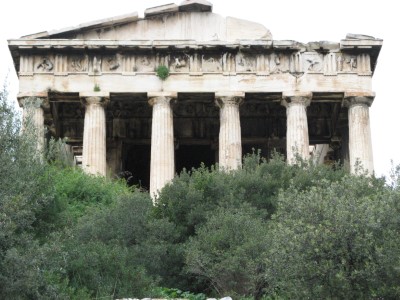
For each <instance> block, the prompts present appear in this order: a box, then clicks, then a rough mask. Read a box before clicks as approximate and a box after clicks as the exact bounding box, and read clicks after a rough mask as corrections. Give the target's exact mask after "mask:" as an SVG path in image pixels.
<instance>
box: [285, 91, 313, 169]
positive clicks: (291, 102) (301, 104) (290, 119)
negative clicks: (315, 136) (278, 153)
mask: <svg viewBox="0 0 400 300" xmlns="http://www.w3.org/2000/svg"><path fill="white" fill-rule="evenodd" d="M282 96H283V97H282V105H284V106H285V107H286V153H287V161H288V163H289V164H293V163H296V157H297V156H299V157H300V158H302V159H308V158H309V156H310V152H309V151H310V150H309V137H308V122H307V112H306V109H307V106H309V105H310V103H311V98H312V93H310V92H288V93H283V95H282Z"/></svg>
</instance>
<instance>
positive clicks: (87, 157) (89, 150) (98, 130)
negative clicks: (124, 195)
mask: <svg viewBox="0 0 400 300" xmlns="http://www.w3.org/2000/svg"><path fill="white" fill-rule="evenodd" d="M82 99H83V102H84V103H85V106H86V111H85V122H84V129H83V152H82V168H83V170H84V171H85V172H86V173H89V174H94V175H101V176H105V175H106V169H107V165H106V149H107V148H106V113H105V105H106V103H107V100H108V99H107V98H105V97H100V96H88V97H83V98H82Z"/></svg>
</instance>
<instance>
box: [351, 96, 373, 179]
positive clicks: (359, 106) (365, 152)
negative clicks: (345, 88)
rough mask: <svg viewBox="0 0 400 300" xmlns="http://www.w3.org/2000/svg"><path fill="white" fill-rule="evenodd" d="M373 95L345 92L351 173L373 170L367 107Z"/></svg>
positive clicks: (370, 171) (371, 171)
mask: <svg viewBox="0 0 400 300" xmlns="http://www.w3.org/2000/svg"><path fill="white" fill-rule="evenodd" d="M374 97H375V95H374V94H372V93H371V94H368V95H362V94H357V93H346V94H345V105H346V106H347V107H348V109H349V111H348V116H349V154H350V172H351V173H353V174H358V173H359V172H361V173H362V172H365V171H366V172H367V173H368V174H372V173H373V172H374V159H373V154H372V141H371V127H370V120H369V107H370V106H371V104H372V102H373V100H374ZM360 167H361V168H360Z"/></svg>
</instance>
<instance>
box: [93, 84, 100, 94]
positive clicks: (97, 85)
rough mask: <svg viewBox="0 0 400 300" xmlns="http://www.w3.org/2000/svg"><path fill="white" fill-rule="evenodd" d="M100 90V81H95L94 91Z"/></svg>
mask: <svg viewBox="0 0 400 300" xmlns="http://www.w3.org/2000/svg"><path fill="white" fill-rule="evenodd" d="M100 91H101V89H100V85H99V84H98V83H95V84H94V87H93V92H100Z"/></svg>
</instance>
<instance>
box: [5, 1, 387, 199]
mask: <svg viewBox="0 0 400 300" xmlns="http://www.w3.org/2000/svg"><path fill="white" fill-rule="evenodd" d="M381 46H382V40H379V39H375V38H373V37H370V36H364V35H355V34H349V35H347V36H346V38H345V39H343V40H341V41H340V42H311V43H308V44H303V43H299V42H295V41H286V40H285V41H282V40H274V39H273V38H272V35H271V33H270V32H269V30H268V29H266V28H265V27H264V26H263V25H260V24H257V23H254V22H251V21H245V20H241V19H237V18H232V17H226V18H224V17H221V16H219V15H218V14H214V13H213V12H212V5H211V4H210V3H209V2H207V1H204V0H197V1H196V0H187V1H184V2H182V3H181V4H180V5H175V4H168V5H164V6H159V7H154V8H149V9H147V10H146V11H145V12H144V18H139V17H138V14H137V13H132V14H128V15H123V16H119V17H113V18H110V19H105V20H100V21H95V22H91V23H86V24H82V25H80V26H77V27H71V28H66V29H62V30H59V31H53V32H41V33H37V34H32V35H27V36H23V37H21V38H19V39H15V40H9V48H10V51H11V53H12V57H13V59H14V63H15V68H16V70H17V72H18V76H19V83H20V90H19V96H18V97H19V100H20V104H21V105H22V106H23V105H24V103H25V102H26V101H25V100H26V99H29V98H31V97H34V98H36V99H39V100H37V101H39V102H38V103H39V104H40V105H38V106H37V107H36V111H35V122H34V124H36V126H38V127H39V129H40V130H41V131H40V132H43V131H46V132H47V137H48V136H50V135H51V136H54V137H61V138H67V142H68V144H69V145H70V147H71V150H72V151H73V153H74V155H75V158H76V162H77V164H80V163H81V164H82V168H83V169H84V170H86V171H87V172H89V173H92V174H101V175H106V174H111V175H112V174H118V173H119V172H122V171H130V172H132V174H133V179H134V180H133V181H134V183H136V184H141V185H142V186H143V187H146V188H149V189H150V192H151V194H152V195H154V194H155V193H156V192H157V191H158V190H159V189H161V188H162V187H163V186H164V185H165V184H166V183H167V182H169V181H170V180H171V179H172V178H173V177H174V175H175V174H176V173H178V172H180V170H182V168H184V167H185V168H191V167H197V166H199V165H200V163H201V162H204V163H205V164H206V165H211V164H214V163H219V166H220V167H221V168H224V169H227V170H229V169H236V168H239V167H240V166H241V163H242V156H243V155H244V154H246V153H249V152H251V151H252V149H253V148H254V149H261V151H262V152H261V153H262V155H263V156H266V157H267V156H269V155H270V153H271V152H272V151H275V150H276V151H278V152H281V153H283V154H285V155H286V157H287V160H288V162H289V163H292V162H293V161H294V159H295V157H296V155H300V156H301V157H303V158H308V157H309V155H310V153H314V158H315V160H317V161H320V162H327V161H336V160H339V161H341V162H342V163H343V164H344V165H346V166H348V167H349V168H350V169H351V171H352V172H356V169H355V165H356V162H357V161H359V162H360V163H361V164H362V166H363V167H364V168H365V170H367V171H368V172H370V173H371V172H373V157H372V145H371V133H370V121H369V107H370V105H371V104H372V101H373V99H374V92H373V91H372V90H371V82H372V76H373V73H374V69H375V65H376V62H377V58H378V55H379V51H380V49H381ZM44 128H46V129H47V130H43V129H44Z"/></svg>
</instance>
